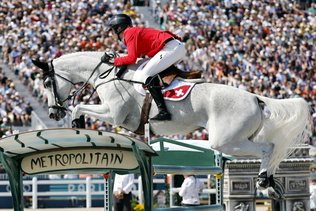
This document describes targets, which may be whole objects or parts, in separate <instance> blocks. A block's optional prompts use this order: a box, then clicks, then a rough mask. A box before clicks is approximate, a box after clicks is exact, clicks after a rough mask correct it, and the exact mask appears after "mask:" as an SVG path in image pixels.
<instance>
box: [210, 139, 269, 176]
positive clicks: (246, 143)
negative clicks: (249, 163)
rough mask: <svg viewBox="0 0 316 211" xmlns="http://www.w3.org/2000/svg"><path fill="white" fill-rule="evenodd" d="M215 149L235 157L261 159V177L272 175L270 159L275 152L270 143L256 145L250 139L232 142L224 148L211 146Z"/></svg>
mask: <svg viewBox="0 0 316 211" xmlns="http://www.w3.org/2000/svg"><path fill="white" fill-rule="evenodd" d="M211 147H212V148H213V149H216V150H218V151H221V152H223V153H225V154H230V155H234V156H236V157H239V156H240V157H244V156H247V155H248V156H254V157H257V158H261V159H262V160H261V165H260V171H259V175H260V174H262V173H264V172H266V174H268V173H269V174H271V173H272V172H269V162H270V157H271V154H272V152H273V144H272V143H269V142H264V143H255V142H252V141H250V140H248V139H246V140H240V141H236V142H234V143H232V142H230V143H228V144H225V145H223V146H216V145H212V146H211Z"/></svg>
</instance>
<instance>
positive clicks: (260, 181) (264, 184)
mask: <svg viewBox="0 0 316 211" xmlns="http://www.w3.org/2000/svg"><path fill="white" fill-rule="evenodd" d="M272 180H273V177H272ZM269 185H270V179H269V178H268V174H267V172H266V171H265V172H262V173H260V174H259V175H258V178H257V188H258V189H266V188H268V187H269Z"/></svg>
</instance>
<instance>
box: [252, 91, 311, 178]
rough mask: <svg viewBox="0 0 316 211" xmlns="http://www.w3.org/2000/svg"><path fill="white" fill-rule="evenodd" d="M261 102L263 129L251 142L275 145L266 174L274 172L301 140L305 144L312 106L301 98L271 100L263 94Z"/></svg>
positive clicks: (308, 133) (309, 129) (309, 132)
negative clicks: (262, 104) (264, 142)
mask: <svg viewBox="0 0 316 211" xmlns="http://www.w3.org/2000/svg"><path fill="white" fill-rule="evenodd" d="M258 98H259V99H260V100H261V101H263V102H264V104H265V105H264V108H263V118H264V120H263V125H262V130H260V132H259V133H258V136H256V137H255V139H254V141H258V142H260V141H268V142H271V143H273V144H274V150H273V154H272V157H271V159H270V163H269V169H268V174H273V173H274V172H275V170H276V169H277V167H278V165H279V164H280V162H281V161H282V160H283V159H285V158H286V157H288V156H289V155H290V154H291V153H292V152H293V151H294V150H295V149H294V147H295V146H297V145H298V144H300V143H306V142H307V141H308V139H309V137H310V135H311V127H312V124H311V108H310V106H309V105H308V103H307V102H306V101H305V100H304V99H303V98H291V99H283V100H278V99H271V98H266V97H262V96H258Z"/></svg>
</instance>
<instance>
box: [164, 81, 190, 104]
mask: <svg viewBox="0 0 316 211" xmlns="http://www.w3.org/2000/svg"><path fill="white" fill-rule="evenodd" d="M193 86H194V84H192V83H190V84H178V85H177V86H174V87H167V89H166V90H164V91H163V96H164V98H165V99H167V100H172V101H179V100H183V99H184V98H186V96H187V95H188V94H189V93H190V91H191V89H192V88H193Z"/></svg>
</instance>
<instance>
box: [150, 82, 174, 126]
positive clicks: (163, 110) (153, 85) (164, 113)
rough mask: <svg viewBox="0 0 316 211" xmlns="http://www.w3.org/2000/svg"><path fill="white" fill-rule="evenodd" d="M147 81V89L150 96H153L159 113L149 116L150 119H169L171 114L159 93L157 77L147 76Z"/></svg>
mask: <svg viewBox="0 0 316 211" xmlns="http://www.w3.org/2000/svg"><path fill="white" fill-rule="evenodd" d="M147 81H148V82H149V83H148V91H149V92H150V94H151V96H152V97H153V99H154V101H155V103H156V104H157V107H158V111H159V113H158V114H157V115H156V116H154V117H153V118H151V120H158V121H166V120H171V114H170V113H169V112H168V110H167V107H166V104H165V100H164V98H163V95H162V93H161V87H160V84H159V79H158V77H155V78H153V79H152V78H149V79H147ZM146 84H147V83H146Z"/></svg>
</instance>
